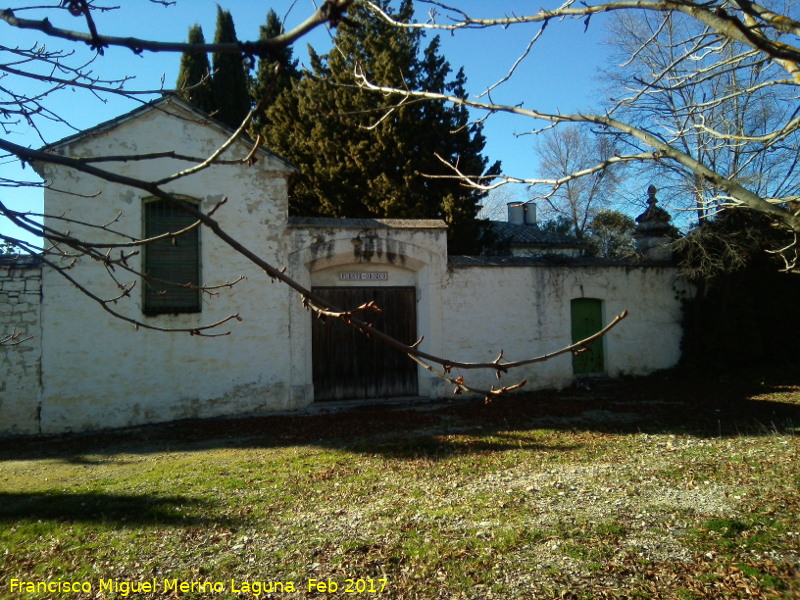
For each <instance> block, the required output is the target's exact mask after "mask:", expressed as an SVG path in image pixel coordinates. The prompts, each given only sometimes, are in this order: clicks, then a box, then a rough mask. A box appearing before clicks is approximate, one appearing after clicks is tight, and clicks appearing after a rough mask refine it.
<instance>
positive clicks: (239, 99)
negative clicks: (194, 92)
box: [211, 5, 250, 128]
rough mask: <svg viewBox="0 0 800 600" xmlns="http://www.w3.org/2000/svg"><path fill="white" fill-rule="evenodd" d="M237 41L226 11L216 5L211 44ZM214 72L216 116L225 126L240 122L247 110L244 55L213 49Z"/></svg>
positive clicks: (248, 104) (236, 124)
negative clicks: (212, 41)
mask: <svg viewBox="0 0 800 600" xmlns="http://www.w3.org/2000/svg"><path fill="white" fill-rule="evenodd" d="M230 42H238V40H237V38H236V28H235V27H234V25H233V17H232V16H231V13H230V11H227V10H226V11H223V10H222V8H221V7H220V6H219V5H217V30H216V33H215V34H214V43H215V44H224V43H230ZM212 63H213V66H214V75H213V78H212V86H211V87H212V90H213V93H214V104H215V107H216V110H217V112H216V114H215V116H216V118H217V119H218V120H219V121H221V122H222V123H225V124H226V125H228V126H229V127H232V128H237V127H239V125H241V123H242V121H243V120H244V118H245V116H246V115H247V113H248V112H249V110H250V94H249V93H248V81H247V70H246V69H245V64H244V59H243V58H242V55H241V54H240V53H238V52H214V54H213V55H212Z"/></svg>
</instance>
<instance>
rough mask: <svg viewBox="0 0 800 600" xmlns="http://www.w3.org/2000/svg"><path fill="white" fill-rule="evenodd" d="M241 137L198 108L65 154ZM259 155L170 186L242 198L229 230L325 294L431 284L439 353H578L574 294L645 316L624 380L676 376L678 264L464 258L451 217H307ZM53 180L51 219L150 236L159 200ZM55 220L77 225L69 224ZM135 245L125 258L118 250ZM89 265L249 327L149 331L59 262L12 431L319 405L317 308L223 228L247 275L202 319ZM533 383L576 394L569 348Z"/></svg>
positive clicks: (104, 291) (175, 322) (228, 257)
mask: <svg viewBox="0 0 800 600" xmlns="http://www.w3.org/2000/svg"><path fill="white" fill-rule="evenodd" d="M225 139H226V134H225V132H224V131H223V130H221V129H219V128H218V127H217V126H214V125H208V124H206V123H203V122H199V121H198V119H197V115H196V114H194V113H193V112H191V111H188V110H186V109H185V108H184V107H183V106H182V105H180V104H169V103H168V104H162V105H161V107H160V108H159V109H155V110H151V111H149V112H147V111H144V112H140V113H139V114H138V115H136V118H123V119H121V120H119V121H118V122H115V123H114V124H113V125H112V126H108V127H101V128H99V129H97V130H95V131H91V132H88V133H87V134H84V135H82V136H79V137H77V138H75V139H74V140H67V141H66V142H65V143H63V144H61V145H60V146H58V147H57V148H56V151H58V152H60V153H62V154H64V155H66V156H76V157H78V156H79V157H94V156H106V155H109V154H111V155H115V156H116V155H122V154H147V153H154V152H163V151H175V152H176V153H179V154H190V155H193V156H197V157H205V156H208V155H209V154H210V153H212V152H213V151H214V149H215V148H217V147H218V146H219V145H220V144H222V143H223V141H224V140H225ZM250 150H251V148H249V147H247V146H245V145H243V144H242V145H234V147H233V148H232V150H231V151H230V152H229V153H226V155H225V156H224V157H223V158H226V159H229V158H233V157H243V156H246V155H247V154H248V153H249V152H250ZM257 156H258V159H259V160H258V161H257V162H256V163H255V164H254V165H251V166H248V165H245V164H241V163H237V164H217V165H214V166H211V167H209V168H207V169H204V170H201V171H199V172H198V173H195V174H192V175H190V176H188V177H185V178H181V179H179V180H176V181H174V182H172V183H165V184H164V186H163V187H164V188H165V189H166V190H168V191H170V192H172V193H175V194H181V195H184V196H188V197H191V198H194V199H196V200H197V201H199V202H200V203H201V205H202V208H203V209H205V210H209V209H211V208H212V207H214V206H216V205H218V204H219V203H220V201H221V200H222V199H223V198H227V202H226V203H225V204H224V205H222V206H220V207H219V208H218V210H217V211H216V213H215V214H214V218H215V219H217V220H218V221H219V223H220V224H221V226H222V228H223V229H225V230H226V231H228V232H230V233H232V234H234V235H235V237H236V238H237V240H239V241H240V242H241V243H243V244H244V245H245V246H246V247H248V248H250V249H252V250H254V251H255V252H257V253H258V254H259V255H260V256H261V257H263V258H264V259H266V260H267V261H269V262H270V263H272V264H273V265H275V266H277V267H279V268H280V267H284V266H285V267H286V268H287V273H288V274H289V275H290V276H291V277H293V278H294V279H295V280H296V281H297V282H298V283H300V284H301V285H303V286H305V287H307V288H312V287H314V286H329V285H342V286H352V285H365V283H364V282H360V281H353V280H349V281H342V280H341V279H340V273H342V272H347V273H363V272H376V271H377V272H383V273H386V274H387V277H386V279H384V280H378V281H369V282H367V283H366V285H369V286H375V285H400V286H414V287H415V288H416V291H417V329H418V334H419V336H424V337H425V340H424V342H423V343H422V346H421V349H422V350H424V351H426V352H429V353H432V354H436V355H441V356H446V357H447V358H449V359H452V360H464V361H491V360H493V359H494V358H495V357H496V356H497V353H498V352H499V351H500V350H501V349H502V350H503V351H504V356H505V358H506V359H509V360H517V359H523V358H529V357H531V356H535V355H538V354H543V353H546V352H550V351H553V350H556V349H559V348H561V347H563V346H566V345H568V344H569V342H570V300H571V299H573V298H580V297H587V298H597V299H600V300H602V301H603V307H604V311H605V318H606V319H607V320H610V319H611V318H612V317H613V316H614V315H615V314H618V313H620V312H622V311H623V310H624V309H627V310H629V311H630V316H629V317H628V318H627V319H626V320H625V321H624V322H623V323H622V324H621V325H620V326H619V327H618V328H617V329H615V330H614V331H612V332H611V333H610V334H609V335H608V336H607V337H606V338H605V341H604V344H605V354H606V364H607V370H608V374H609V375H611V376H617V375H621V374H644V373H648V372H651V371H653V370H656V369H661V368H666V367H670V366H673V365H674V364H675V363H676V362H677V360H678V358H679V344H680V337H681V331H680V295H681V293H682V292H683V290H684V289H685V286H684V285H683V284H682V283H681V282H680V281H679V280H678V279H677V278H676V271H675V269H673V268H670V267H645V266H632V265H629V266H619V267H611V266H602V267H601V266H572V267H568V266H554V265H546V266H545V265H543V264H541V263H539V264H529V265H527V266H513V267H512V266H496V265H493V266H489V265H482V266H481V265H480V263H479V262H477V263H476V265H479V266H470V267H466V266H453V265H448V261H447V247H446V230H445V226H444V224H443V223H442V222H440V221H398V220H386V221H380V220H374V221H373V220H364V219H354V220H338V221H337V220H332V219H292V220H291V221H290V220H289V219H288V217H287V213H288V210H287V207H288V198H287V177H288V175H289V173H290V167H288V166H287V165H286V164H285V163H284V162H283V161H281V160H279V159H277V158H275V157H272V156H271V155H269V154H267V153H264V152H259V153H258V154H257ZM98 166H100V167H102V168H105V169H109V170H113V171H114V172H115V173H118V174H122V175H127V176H131V177H142V178H145V179H148V180H152V179H153V178H154V177H166V176H168V175H169V174H171V173H173V172H176V171H178V170H180V169H185V168H187V167H188V166H190V163H189V162H187V161H184V160H177V159H164V158H161V159H158V160H147V161H141V160H139V161H129V162H126V161H117V162H112V163H108V162H104V163H98ZM38 169H39V171H40V173H41V174H42V175H43V177H44V178H45V179H46V180H48V181H52V182H53V183H54V185H53V186H52V187H51V188H50V189H48V190H47V192H46V195H45V206H46V211H47V212H48V213H49V214H52V215H64V216H65V217H67V218H72V219H76V220H78V221H87V220H90V221H91V222H93V223H103V224H110V225H109V229H113V230H115V231H119V232H123V233H125V234H127V235H130V236H131V237H134V238H135V237H139V236H140V235H141V233H142V203H143V200H144V199H145V198H146V197H148V196H149V194H148V193H146V192H143V191H141V190H137V189H134V188H131V187H126V186H124V185H120V184H115V183H108V182H105V181H103V180H101V179H98V178H94V177H91V176H87V175H77V174H76V173H75V172H74V171H72V170H71V169H67V168H64V167H58V166H52V165H51V166H40V167H38ZM58 190H64V191H58ZM67 191H68V192H69V193H67ZM48 224H50V225H53V226H59V224H58V223H57V222H55V221H50V222H49V223H48ZM69 229H70V230H71V231H72V232H73V233H74V234H76V236H80V237H83V238H85V239H91V240H93V241H101V240H106V241H119V237H118V236H113V235H111V234H110V233H109V232H107V231H104V230H97V229H94V230H90V229H87V228H86V227H82V226H80V225H77V224H75V223H73V224H71V225H70V227H69ZM65 250H67V251H68V249H65ZM119 252H120V250H119V249H117V250H114V252H113V254H112V256H114V257H116V256H119ZM67 254H69V252H67ZM72 261H73V258H72V257H71V256H69V255H67V256H66V257H65V261H64V262H65V264H67V263H69V264H71V265H72V266H71V268H70V269H69V270H67V271H66V274H67V275H68V276H69V277H70V278H73V279H74V281H75V282H76V283H77V284H79V285H81V286H84V287H85V288H86V289H87V290H89V291H91V292H92V293H93V294H95V295H97V296H98V297H100V298H104V299H111V298H115V297H117V296H119V289H118V287H117V286H116V283H115V280H116V281H118V282H120V283H123V284H127V283H129V282H135V283H136V286H135V287H134V288H133V292H132V293H131V294H130V296H129V297H122V298H120V299H119V300H118V301H116V302H114V303H112V304H109V305H108V306H109V307H110V308H112V309H113V310H114V311H117V312H119V313H120V314H122V315H124V316H127V317H130V318H131V319H135V320H139V321H142V322H144V323H146V324H149V325H153V326H157V327H167V328H169V327H180V328H197V327H201V326H203V325H206V324H209V323H214V322H217V321H220V320H223V319H225V318H227V317H229V316H231V315H236V316H237V317H238V318H239V319H241V321H238V320H233V321H230V322H228V323H226V324H224V325H222V326H221V327H220V328H219V329H218V331H217V332H218V333H228V332H229V335H224V336H221V337H213V338H206V337H201V336H191V335H188V334H186V333H163V332H158V331H151V330H147V329H144V328H139V329H136V328H135V327H134V326H133V325H131V324H130V323H127V322H125V321H122V320H120V319H118V318H115V317H114V316H112V315H110V314H108V313H107V312H105V311H104V310H103V308H102V306H100V305H99V304H98V303H97V302H94V301H92V300H90V299H88V298H87V297H86V295H85V294H84V293H82V292H81V291H80V290H78V289H76V287H75V286H74V285H73V284H72V283H71V282H70V281H68V280H67V279H66V278H65V277H64V276H63V275H62V274H59V273H58V272H57V271H56V270H55V269H52V268H47V267H45V268H44V270H43V275H42V289H43V297H42V304H41V329H42V331H41V338H40V339H41V347H40V350H39V351H40V352H41V386H40V388H39V389H38V390H33V393H31V395H30V400H29V401H27V400H25V399H23V396H21V395H19V394H18V395H17V396H16V398H17V400H15V401H14V403H9V401H8V400H7V399H6V398H7V397H8V395H6V396H4V397H3V400H2V403H1V404H0V411H2V414H0V421H2V423H3V424H4V425H3V426H0V434H8V433H12V434H13V433H36V432H41V433H44V434H49V433H60V432H66V431H82V430H95V429H105V428H111V427H122V426H130V425H138V424H144V423H152V422H159V421H169V420H175V419H185V418H195V417H211V416H218V415H228V416H232V415H240V416H241V415H248V414H266V413H269V412H274V411H279V410H281V411H282V410H298V409H303V408H304V407H306V406H308V405H309V404H310V403H312V402H313V399H314V390H313V378H312V364H311V360H312V358H311V356H312V354H311V315H310V314H309V312H308V311H306V310H305V309H304V307H303V305H302V301H301V298H300V297H299V296H298V295H297V294H295V293H294V292H293V291H291V290H290V289H289V288H288V287H287V286H285V285H283V284H280V283H272V282H270V280H269V278H267V277H266V275H265V274H264V273H263V272H261V271H260V270H259V269H258V268H257V267H255V266H254V265H253V264H252V263H251V262H250V261H248V260H247V259H245V258H244V257H243V256H242V255H241V254H239V253H238V252H236V251H235V250H233V249H232V248H230V247H229V246H227V245H226V244H224V243H223V242H222V241H221V240H220V239H218V238H217V237H215V236H214V235H213V234H212V233H211V232H210V231H209V230H207V229H203V230H201V262H202V272H203V283H204V284H206V285H213V284H223V283H225V282H232V281H236V280H238V279H239V278H240V277H242V276H243V277H245V278H246V279H244V280H242V281H241V282H239V283H237V284H236V285H234V286H233V287H232V288H231V289H227V288H221V289H219V290H218V291H217V292H216V293H215V295H213V296H212V295H204V299H203V308H202V312H201V313H199V314H183V315H159V316H150V317H148V316H145V315H143V313H142V310H141V304H142V302H141V300H142V298H141V292H140V287H141V285H140V282H139V281H138V279H139V278H138V276H137V275H135V274H132V273H129V272H126V271H125V270H124V269H122V268H120V267H119V266H118V267H116V268H115V270H114V271H113V278H112V277H110V276H109V273H108V272H107V271H106V269H105V267H104V266H103V264H101V263H100V262H98V261H94V260H91V259H88V258H86V257H83V258H79V259H78V260H77V262H75V263H74V264H72ZM522 262H525V261H522ZM532 263H535V261H532ZM129 264H130V266H131V267H132V268H133V269H134V270H138V268H139V266H140V256H139V255H138V254H137V255H134V256H131V258H130V259H129ZM344 308H351V307H344ZM0 310H6V311H7V309H3V308H2V307H1V306H0ZM34 353H35V352H34ZM31 356H33V355H31ZM4 364H5V363H4ZM10 372H11V371H10V370H9V373H10ZM30 372H36V373H37V377H38V371H35V370H34V371H29V372H26V373H28V374H26V375H25V377H29V373H30ZM418 375H419V392H420V394H421V395H423V396H426V397H431V398H435V397H442V396H446V395H447V394H449V393H451V386H449V385H447V384H445V383H443V382H442V381H441V380H439V379H437V378H435V377H433V376H432V375H431V374H430V373H428V372H427V371H425V370H423V369H421V368H420V369H419V371H418ZM457 375H458V374H456V376H457ZM464 375H465V377H466V378H467V379H468V381H469V383H470V384H471V385H473V386H475V387H489V386H492V385H495V386H497V385H498V383H497V381H496V380H495V378H494V374H493V373H491V372H490V373H486V372H484V373H479V372H470V373H464ZM520 378H526V379H527V380H528V382H529V383H528V386H527V389H537V388H544V387H561V386H566V385H568V384H569V383H570V382H571V381H572V380H573V376H572V364H571V358H570V356H569V355H565V356H561V357H559V358H556V359H554V360H552V361H549V362H546V363H541V364H537V365H533V366H530V367H527V368H525V369H522V370H520V371H519V372H516V373H515V374H513V375H509V376H507V377H506V378H505V380H504V381H501V382H500V384H506V383H508V384H510V383H514V382H516V381H517V380H518V379H520ZM10 381H11V379H10V376H8V375H7V376H6V377H5V385H6V387H7V388H8V386H9V385H12V386H16V387H15V389H21V386H22V385H23V384H20V383H13V384H9V382H10ZM31 381H33V380H31ZM34 387H35V386H34ZM26 402H27V403H26ZM32 415H33V416H32Z"/></svg>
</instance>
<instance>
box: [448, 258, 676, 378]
mask: <svg viewBox="0 0 800 600" xmlns="http://www.w3.org/2000/svg"><path fill="white" fill-rule="evenodd" d="M687 292H688V287H687V284H686V283H685V282H684V281H683V280H682V279H680V278H678V276H677V269H675V268H673V267H667V266H664V267H654V266H632V265H629V266H539V265H537V266H514V267H500V266H495V265H493V266H473V267H456V268H452V269H451V270H450V271H449V273H448V277H447V279H446V281H445V282H444V284H443V293H442V295H443V298H444V307H443V314H444V325H443V329H444V332H445V333H444V336H445V339H446V344H445V346H446V352H447V353H448V357H450V356H452V357H453V360H463V361H471V362H488V361H492V360H494V359H495V358H496V357H497V355H498V354H499V352H500V351H501V350H502V351H503V356H504V359H505V360H507V361H517V360H524V359H529V358H533V357H536V356H539V355H543V354H547V353H550V352H553V351H555V350H558V349H560V348H564V347H566V346H568V345H569V344H570V343H571V341H572V340H571V331H570V318H571V317H570V302H571V300H572V299H574V298H595V299H599V300H601V301H602V306H603V312H604V315H603V316H604V321H605V322H609V321H611V320H612V319H613V318H614V317H615V316H616V315H618V314H621V313H622V312H623V311H625V310H627V311H628V312H629V315H628V317H627V318H625V319H624V320H623V321H622V322H621V323H620V324H619V325H618V326H617V327H615V328H614V329H613V330H611V331H610V332H609V333H608V334H607V335H606V336H605V337H604V342H603V343H604V352H605V359H606V360H605V362H606V368H607V374H608V375H609V376H611V377H618V376H620V375H643V374H647V373H650V372H653V371H656V370H659V369H665V368H669V367H672V366H674V365H675V364H676V363H677V362H678V360H679V358H680V341H681V326H680V322H681V298H683V297H684V295H685V294H686V293H687ZM464 375H465V377H468V378H469V381H470V382H471V383H472V384H473V385H474V386H477V387H480V386H483V387H484V389H487V388H488V387H491V386H492V385H494V386H495V387H499V385H510V384H513V383H516V382H517V381H519V380H521V379H526V380H527V382H528V383H527V385H526V389H541V388H560V387H564V386H567V385H569V384H570V383H571V382H572V381H573V379H574V377H573V372H572V358H571V355H570V354H564V355H562V356H559V357H556V358H553V359H552V360H549V361H547V362H542V363H538V364H534V365H530V366H526V367H523V368H520V369H519V370H516V371H514V372H513V375H507V376H505V377H504V379H503V380H501V382H500V383H499V384H498V382H497V381H496V379H495V377H494V374H493V373H489V372H469V373H464Z"/></svg>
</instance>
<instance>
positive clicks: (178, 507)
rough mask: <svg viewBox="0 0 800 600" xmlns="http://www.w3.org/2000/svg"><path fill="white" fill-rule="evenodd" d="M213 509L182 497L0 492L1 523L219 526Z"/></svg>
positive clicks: (193, 499)
mask: <svg viewBox="0 0 800 600" xmlns="http://www.w3.org/2000/svg"><path fill="white" fill-rule="evenodd" d="M213 512H214V506H212V505H210V504H209V503H208V502H204V501H201V500H198V499H196V498H188V497H184V496H151V495H145V496H137V495H118V494H105V493H99V492H97V493H95V492H84V493H81V492H76V493H68V492H63V493H62V492H47V493H41V494H37V493H5V492H0V523H4V522H20V521H24V520H31V521H39V520H41V521H59V522H91V523H98V522H100V523H102V522H109V523H112V524H113V525H115V526H125V525H131V526H139V525H169V526H172V527H181V526H187V527H189V526H195V525H208V524H212V523H215V524H219V523H220V520H219V519H213V518H209V517H208V515H209V514H213Z"/></svg>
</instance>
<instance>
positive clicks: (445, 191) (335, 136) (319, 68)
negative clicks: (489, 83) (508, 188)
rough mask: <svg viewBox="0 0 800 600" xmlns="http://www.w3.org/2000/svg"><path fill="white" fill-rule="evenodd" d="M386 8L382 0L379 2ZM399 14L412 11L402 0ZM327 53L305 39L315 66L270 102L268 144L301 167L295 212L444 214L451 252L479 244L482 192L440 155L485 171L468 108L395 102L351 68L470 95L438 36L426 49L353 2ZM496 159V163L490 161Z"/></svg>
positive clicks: (375, 78) (412, 34)
mask: <svg viewBox="0 0 800 600" xmlns="http://www.w3.org/2000/svg"><path fill="white" fill-rule="evenodd" d="M380 4H381V5H382V7H383V8H385V9H386V10H390V9H389V7H388V4H389V3H388V1H386V0H382V1H381V2H380ZM397 14H398V16H399V17H400V18H401V19H405V20H409V19H411V17H412V15H413V5H412V2H410V1H408V0H404V1H403V2H402V3H401V5H400V8H399V10H398V13H397ZM349 16H350V18H351V19H352V20H353V21H354V22H355V26H351V25H350V24H348V23H342V24H341V25H340V26H339V29H338V31H337V35H336V40H335V41H336V46H335V47H334V49H333V50H332V51H331V53H330V54H329V55H328V56H324V57H322V56H319V55H317V54H316V53H315V52H314V51H313V49H310V56H311V67H312V70H313V74H312V75H310V76H307V77H304V78H303V79H302V80H300V81H299V82H298V83H297V84H296V85H295V86H293V87H291V88H289V89H287V90H285V91H284V92H282V93H281V95H280V97H279V98H278V99H277V100H276V102H275V104H274V105H273V106H272V107H271V109H270V110H269V113H268V117H269V119H270V121H271V122H272V125H271V126H270V127H268V128H266V129H265V131H264V133H265V135H266V137H267V140H268V142H269V144H270V146H271V147H272V148H273V149H274V150H275V151H276V152H277V153H278V154H281V155H282V156H285V157H286V158H287V159H289V160H290V161H292V162H294V163H295V164H296V165H297V166H298V167H300V173H299V174H298V175H297V177H296V180H295V185H294V187H293V190H292V195H291V200H290V203H291V204H290V209H291V210H292V212H293V213H294V214H300V215H327V216H337V217H395V218H441V219H444V220H445V221H446V222H447V223H448V225H449V226H450V236H449V244H450V246H449V247H450V252H452V253H454V254H459V253H473V252H478V251H480V246H481V227H480V221H478V220H477V213H478V210H479V209H480V200H481V199H482V198H483V196H484V195H485V194H483V193H481V192H480V191H476V190H473V189H469V188H466V187H464V186H462V185H461V184H460V182H458V181H457V180H454V179H431V178H426V177H424V176H423V174H431V175H445V174H446V175H451V174H452V171H451V170H450V169H449V168H448V167H446V166H445V165H443V164H442V162H441V161H440V160H439V159H438V158H437V155H438V156H440V157H441V158H442V159H444V160H446V161H451V162H453V163H457V164H458V165H459V168H460V169H462V171H463V172H465V173H470V174H481V173H484V172H485V171H486V165H487V160H486V159H485V158H484V157H483V156H482V154H481V152H482V150H483V147H484V144H485V139H484V137H483V134H482V131H481V126H480V125H474V124H472V125H471V124H470V122H469V115H468V113H467V111H466V109H464V108H460V107H451V106H448V105H446V104H444V103H441V102H401V101H400V100H399V99H397V98H387V97H385V96H384V95H383V94H376V93H374V92H369V91H367V90H363V89H359V88H357V87H356V86H355V81H354V75H353V74H354V71H356V70H359V71H361V72H363V73H364V75H365V76H366V77H367V79H369V80H370V81H372V82H374V83H376V84H379V85H385V86H393V87H399V88H406V87H408V88H411V89H420V88H421V89H428V90H431V91H436V92H448V93H452V94H456V95H466V92H465V91H464V86H465V83H466V78H465V76H464V73H463V71H459V72H458V73H457V74H456V76H455V78H454V79H448V77H449V76H450V73H451V69H450V65H449V64H448V62H447V61H446V60H445V59H444V57H442V56H441V52H440V47H439V39H438V38H434V39H433V40H432V41H431V42H430V44H428V45H427V47H425V48H424V49H423V47H422V42H423V41H424V37H423V35H424V34H423V33H421V32H420V31H418V30H413V29H405V30H404V29H397V28H393V27H390V26H388V25H386V24H385V23H384V22H383V21H382V20H381V19H378V18H375V17H374V15H372V13H370V12H369V11H367V10H365V9H362V8H360V7H358V6H355V7H354V8H353V9H352V11H351V13H350V15H349ZM493 168H494V169H498V168H499V165H495V166H494V167H493Z"/></svg>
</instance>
